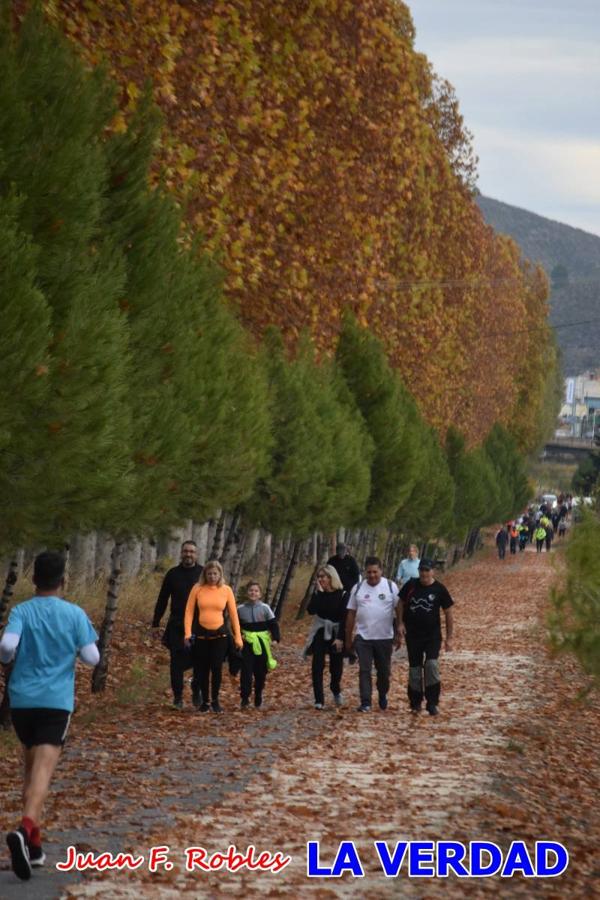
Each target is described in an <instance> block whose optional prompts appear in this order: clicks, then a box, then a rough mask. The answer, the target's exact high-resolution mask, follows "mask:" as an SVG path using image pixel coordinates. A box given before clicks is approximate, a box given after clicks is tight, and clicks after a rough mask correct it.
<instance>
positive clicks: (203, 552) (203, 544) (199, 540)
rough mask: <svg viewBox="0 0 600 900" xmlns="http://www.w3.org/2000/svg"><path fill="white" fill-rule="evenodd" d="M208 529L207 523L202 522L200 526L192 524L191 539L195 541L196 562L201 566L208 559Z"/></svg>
mask: <svg viewBox="0 0 600 900" xmlns="http://www.w3.org/2000/svg"><path fill="white" fill-rule="evenodd" d="M208 529H209V522H203V523H202V524H201V525H198V524H194V526H193V527H192V539H193V540H194V541H196V546H197V547H198V562H199V563H200V565H202V566H203V565H204V563H205V562H206V560H207V559H208Z"/></svg>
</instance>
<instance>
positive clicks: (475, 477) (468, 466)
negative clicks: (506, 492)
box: [446, 426, 498, 537]
mask: <svg viewBox="0 0 600 900" xmlns="http://www.w3.org/2000/svg"><path fill="white" fill-rule="evenodd" d="M446 457H447V460H448V468H449V470H450V473H451V475H452V478H453V480H454V484H455V491H456V492H455V500H454V523H455V526H456V533H457V535H459V536H461V537H462V536H464V534H465V532H466V531H467V529H472V528H477V527H478V526H480V525H482V524H487V523H492V522H494V521H495V512H496V510H497V508H498V493H497V485H496V481H495V477H494V470H493V467H492V464H491V462H490V461H489V459H488V458H487V456H486V455H485V452H484V451H483V450H482V449H481V448H476V449H475V450H471V451H466V449H465V440H464V438H463V436H462V435H461V434H460V432H459V431H458V430H457V429H456V428H454V427H453V426H450V428H449V429H448V432H447V435H446Z"/></svg>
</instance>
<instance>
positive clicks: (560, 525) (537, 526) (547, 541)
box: [496, 498, 570, 559]
mask: <svg viewBox="0 0 600 900" xmlns="http://www.w3.org/2000/svg"><path fill="white" fill-rule="evenodd" d="M569 514H570V502H569V499H568V498H564V499H562V498H561V500H560V501H559V503H558V504H557V505H556V507H554V508H553V509H549V508H548V506H547V504H545V503H542V504H541V505H540V506H539V507H538V508H537V509H536V508H535V507H533V506H531V507H529V509H528V510H527V512H526V513H524V514H523V515H522V516H520V517H519V518H518V519H516V520H515V521H514V522H507V523H506V525H503V526H502V527H501V528H499V529H498V531H497V533H496V548H497V550H498V558H499V559H505V558H506V548H507V547H508V548H509V552H510V554H511V555H513V556H514V555H515V554H516V553H517V549H518V550H519V552H522V551H523V550H525V548H526V547H527V544H532V545H533V544H535V548H536V552H537V553H541V552H542V550H543V549H544V547H545V548H546V552H548V553H549V552H550V550H551V548H552V542H553V540H554V538H555V536H556V535H558V537H559V538H561V539H562V538H564V537H565V535H566V533H567V529H568V527H569V524H570V519H569Z"/></svg>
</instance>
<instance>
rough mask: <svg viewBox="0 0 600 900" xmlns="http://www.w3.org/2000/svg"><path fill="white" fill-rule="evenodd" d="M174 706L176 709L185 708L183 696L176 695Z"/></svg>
mask: <svg viewBox="0 0 600 900" xmlns="http://www.w3.org/2000/svg"><path fill="white" fill-rule="evenodd" d="M173 706H174V708H175V709H183V700H182V699H181V697H176V698H175V700H173Z"/></svg>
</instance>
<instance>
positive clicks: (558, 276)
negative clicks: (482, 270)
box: [477, 194, 600, 375]
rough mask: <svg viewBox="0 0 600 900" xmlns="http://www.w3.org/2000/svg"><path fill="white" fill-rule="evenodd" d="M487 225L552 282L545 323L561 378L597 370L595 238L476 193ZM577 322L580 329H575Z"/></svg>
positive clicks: (599, 273)
mask: <svg viewBox="0 0 600 900" xmlns="http://www.w3.org/2000/svg"><path fill="white" fill-rule="evenodd" d="M477 202H478V204H479V207H480V209H481V211H482V213H483V216H484V218H485V220H486V222H487V223H488V225H491V226H492V227H493V228H494V229H495V230H496V231H499V232H502V233H503V234H508V235H510V236H511V237H512V238H514V239H515V241H516V242H517V243H518V244H519V246H520V247H521V249H522V251H523V255H524V256H526V257H527V258H528V259H530V260H532V261H533V262H539V263H541V265H542V266H543V267H544V269H545V270H546V272H547V274H548V277H549V278H550V279H551V280H552V293H551V295H550V321H551V323H552V325H554V326H556V336H557V340H558V344H559V347H560V348H561V351H562V355H563V368H564V371H565V375H577V374H579V373H581V372H584V371H586V370H588V369H596V368H598V367H599V366H600V237H598V236H596V235H594V234H590V233H589V232H587V231H582V230H581V229H580V228H572V227H571V226H570V225H563V224H562V222H555V221H553V220H552V219H546V218H545V217H544V216H538V215H537V214H536V213H532V212H529V211H528V210H525V209H519V207H517V206H510V205H509V204H508V203H501V202H500V201H499V200H492V199H491V198H490V197H484V196H482V195H481V194H480V195H479V196H478V197H477ZM575 323H582V324H575Z"/></svg>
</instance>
